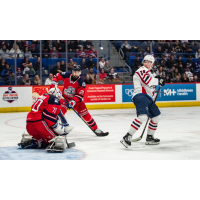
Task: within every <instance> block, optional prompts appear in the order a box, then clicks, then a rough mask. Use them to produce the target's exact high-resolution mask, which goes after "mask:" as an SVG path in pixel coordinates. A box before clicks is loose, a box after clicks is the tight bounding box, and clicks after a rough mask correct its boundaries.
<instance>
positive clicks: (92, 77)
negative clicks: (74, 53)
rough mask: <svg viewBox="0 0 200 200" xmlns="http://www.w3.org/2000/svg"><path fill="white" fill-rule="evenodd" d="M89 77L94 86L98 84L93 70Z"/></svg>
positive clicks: (91, 69)
mask: <svg viewBox="0 0 200 200" xmlns="http://www.w3.org/2000/svg"><path fill="white" fill-rule="evenodd" d="M89 75H90V78H91V79H92V84H96V74H95V73H94V71H93V68H90V71H89Z"/></svg>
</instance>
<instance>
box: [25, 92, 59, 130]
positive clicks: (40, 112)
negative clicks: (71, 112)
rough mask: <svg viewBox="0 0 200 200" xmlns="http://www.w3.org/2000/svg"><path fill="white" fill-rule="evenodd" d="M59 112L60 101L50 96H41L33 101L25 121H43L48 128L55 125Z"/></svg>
mask: <svg viewBox="0 0 200 200" xmlns="http://www.w3.org/2000/svg"><path fill="white" fill-rule="evenodd" d="M60 110H61V105H60V100H59V99H58V98H56V97H55V96H53V95H51V94H43V95H41V96H40V97H38V99H37V100H36V101H35V103H34V104H33V105H32V107H31V112H29V113H28V115H27V118H26V121H27V122H36V121H40V120H45V121H46V123H47V124H48V126H49V127H51V126H53V125H54V124H56V123H57V116H58V114H59V112H60Z"/></svg>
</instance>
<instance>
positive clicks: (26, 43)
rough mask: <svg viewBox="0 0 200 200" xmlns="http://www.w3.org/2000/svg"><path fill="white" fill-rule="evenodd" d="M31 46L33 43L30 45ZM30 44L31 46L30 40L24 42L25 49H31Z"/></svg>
mask: <svg viewBox="0 0 200 200" xmlns="http://www.w3.org/2000/svg"><path fill="white" fill-rule="evenodd" d="M30 44H31V43H30ZM30 44H29V41H28V40H26V41H25V42H24V49H25V47H28V48H29V47H30Z"/></svg>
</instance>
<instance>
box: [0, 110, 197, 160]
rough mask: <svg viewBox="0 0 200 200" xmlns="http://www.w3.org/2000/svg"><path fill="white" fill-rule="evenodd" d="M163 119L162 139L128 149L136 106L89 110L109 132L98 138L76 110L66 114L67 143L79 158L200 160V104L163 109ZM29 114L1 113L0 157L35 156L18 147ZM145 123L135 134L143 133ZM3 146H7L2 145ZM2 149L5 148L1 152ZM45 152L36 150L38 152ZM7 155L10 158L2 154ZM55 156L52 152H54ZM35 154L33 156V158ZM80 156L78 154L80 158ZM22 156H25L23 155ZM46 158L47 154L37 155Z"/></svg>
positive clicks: (160, 135)
mask: <svg viewBox="0 0 200 200" xmlns="http://www.w3.org/2000/svg"><path fill="white" fill-rule="evenodd" d="M160 110H161V113H162V118H161V121H160V122H159V125H158V129H157V132H156V133H155V136H156V137H157V138H159V139H160V140H161V143H160V144H159V145H155V146H148V145H145V139H146V134H145V135H144V137H143V139H142V140H141V141H139V142H135V143H132V146H131V147H130V148H129V149H126V148H125V147H124V146H123V145H122V144H121V143H120V140H121V139H122V137H123V136H124V135H125V134H126V132H127V130H128V129H129V126H130V124H131V122H132V121H133V119H134V118H135V117H136V110H135V109H116V110H113V109H111V110H90V111H89V112H90V113H91V115H92V116H93V118H94V119H95V121H96V122H97V125H98V126H99V128H100V129H102V130H103V131H109V132H110V134H109V135H108V136H107V137H97V136H95V135H94V133H93V132H91V130H90V129H89V128H88V127H87V126H86V125H85V124H84V123H83V122H82V121H81V120H80V119H79V118H78V116H77V115H76V114H75V113H74V112H73V111H69V112H68V113H67V114H66V118H67V119H68V122H69V123H70V124H71V125H72V126H74V127H75V128H74V130H73V131H72V132H71V133H70V134H69V136H68V142H75V143H76V147H75V148H73V149H74V150H78V152H81V153H82V154H81V156H80V154H79V156H80V159H89V160H124V159H126V160H133V159H134V160H135V159H136V160H160V159H162V160H166V159H170V160H178V159H183V160H185V159H195V160H196V159H197V160H198V159H200V107H178V108H161V109H160ZM26 115H27V113H25V112H23V113H0V160H1V159H19V158H20V157H13V156H12V151H9V148H11V147H14V150H15V153H16V154H18V151H19V155H21V152H23V153H25V154H26V158H24V159H35V158H34V156H35V155H34V156H33V154H31V152H32V151H31V150H23V151H22V150H18V147H17V143H18V142H20V140H21V135H22V133H23V132H24V130H25V126H26ZM142 129H143V126H142V127H141V128H140V130H139V131H138V132H137V133H136V134H135V135H134V137H138V136H140V134H141V132H142ZM2 147H8V148H7V149H8V150H7V149H6V148H2ZM2 150H3V151H2ZM37 152H38V155H39V153H40V154H41V153H42V154H45V155H46V152H45V151H41V150H34V153H35V154H36V155H37ZM4 154H7V157H6V158H5V157H3V155H4ZM51 155H52V154H51ZM63 155H66V153H65V154H54V155H53V157H51V158H50V159H56V158H58V159H67V158H66V157H62V156H63ZM32 156H33V157H32ZM77 158H78V157H77ZM22 159H23V155H22ZM38 159H45V157H42V156H41V157H38Z"/></svg>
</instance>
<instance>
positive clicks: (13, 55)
mask: <svg viewBox="0 0 200 200" xmlns="http://www.w3.org/2000/svg"><path fill="white" fill-rule="evenodd" d="M16 46H17V48H16V53H17V55H16V56H17V58H23V54H22V52H21V50H20V49H19V46H18V45H16ZM9 54H10V57H11V58H15V44H13V47H12V49H11V50H10V51H9Z"/></svg>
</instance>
